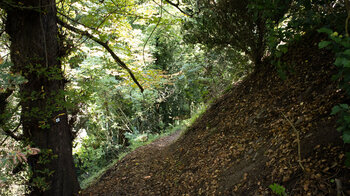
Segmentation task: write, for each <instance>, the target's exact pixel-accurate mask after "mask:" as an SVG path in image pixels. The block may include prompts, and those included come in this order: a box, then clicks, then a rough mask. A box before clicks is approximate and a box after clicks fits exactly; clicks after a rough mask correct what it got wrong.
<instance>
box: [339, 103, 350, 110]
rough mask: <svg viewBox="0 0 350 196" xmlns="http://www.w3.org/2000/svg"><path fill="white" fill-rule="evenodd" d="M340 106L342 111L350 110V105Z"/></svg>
mask: <svg viewBox="0 0 350 196" xmlns="http://www.w3.org/2000/svg"><path fill="white" fill-rule="evenodd" d="M339 106H340V107H341V108H342V109H345V110H348V109H349V105H348V104H344V103H343V104H339Z"/></svg>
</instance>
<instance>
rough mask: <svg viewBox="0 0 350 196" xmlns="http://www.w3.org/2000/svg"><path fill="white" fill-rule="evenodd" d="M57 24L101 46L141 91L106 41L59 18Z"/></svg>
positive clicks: (139, 85) (132, 75) (130, 73)
mask: <svg viewBox="0 0 350 196" xmlns="http://www.w3.org/2000/svg"><path fill="white" fill-rule="evenodd" d="M57 22H58V24H60V25H62V26H63V27H65V28H67V29H68V30H71V31H73V32H75V33H78V34H80V35H83V36H86V37H88V38H90V39H91V40H92V41H94V42H96V43H98V44H100V45H101V46H103V47H104V48H105V49H106V50H107V51H108V52H109V54H110V55H111V56H112V58H113V59H114V60H115V61H116V62H117V63H118V65H119V66H120V67H122V68H123V69H125V70H126V71H127V72H128V73H129V75H130V77H131V78H132V80H133V81H134V82H135V84H136V85H137V86H138V87H139V89H140V90H141V92H143V90H144V89H143V87H142V86H141V84H140V83H139V82H138V81H137V79H136V77H135V76H134V74H133V73H132V71H131V70H130V69H129V68H128V67H127V66H126V64H125V63H124V62H123V61H122V60H121V59H120V58H119V57H118V56H117V55H116V54H115V53H114V51H113V50H112V49H111V48H110V47H109V45H108V42H103V41H102V40H100V39H98V38H96V37H95V36H93V35H91V34H90V33H89V32H88V31H83V30H80V29H78V28H75V27H73V26H71V25H69V24H67V23H65V22H63V21H62V20H60V19H57Z"/></svg>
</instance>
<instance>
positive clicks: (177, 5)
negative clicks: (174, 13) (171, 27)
mask: <svg viewBox="0 0 350 196" xmlns="http://www.w3.org/2000/svg"><path fill="white" fill-rule="evenodd" d="M164 1H166V2H167V3H169V4H170V5H172V6H174V7H175V8H176V9H178V10H179V11H180V12H181V13H183V14H185V15H186V16H189V17H193V14H189V13H187V12H185V11H184V10H182V9H181V8H180V7H179V1H178V2H177V3H173V2H171V1H170V0H164Z"/></svg>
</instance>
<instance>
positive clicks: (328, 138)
mask: <svg viewBox="0 0 350 196" xmlns="http://www.w3.org/2000/svg"><path fill="white" fill-rule="evenodd" d="M322 39H323V37H322V36H320V35H317V34H316V33H315V34H308V35H306V36H304V38H303V39H302V40H301V41H299V42H298V43H295V44H292V45H291V46H290V47H289V51H288V53H287V54H286V55H284V56H283V57H282V58H281V62H283V63H284V64H285V65H286V66H287V67H288V69H286V70H285V72H286V74H287V75H288V77H287V79H285V80H282V79H281V78H280V77H279V74H278V73H277V71H276V69H275V67H274V66H273V65H270V64H269V63H267V62H269V59H265V61H264V62H265V63H263V64H262V65H261V66H259V67H258V68H257V70H256V71H255V72H254V73H252V74H251V75H250V76H248V77H247V78H246V79H245V80H243V81H241V82H239V83H236V84H235V85H234V86H233V87H232V88H231V89H230V90H229V91H227V92H226V93H224V95H223V96H222V97H221V98H219V99H218V100H217V101H215V102H214V103H213V104H212V105H211V107H210V108H209V109H208V110H207V111H206V112H205V113H204V114H203V115H202V116H201V117H200V118H198V119H197V121H196V122H195V123H194V124H193V125H192V126H191V127H189V128H188V129H187V130H185V131H184V134H182V136H181V137H180V138H179V139H177V138H178V137H179V135H180V132H176V133H175V134H174V135H171V136H168V137H165V138H163V139H160V140H158V141H155V142H154V143H152V144H150V145H147V146H144V147H141V148H139V149H137V150H135V151H134V152H132V153H131V154H129V155H128V156H126V157H125V158H124V159H122V160H121V161H119V162H118V163H117V164H116V165H115V166H114V167H112V168H110V169H109V170H108V171H107V172H106V173H105V174H104V175H103V176H102V177H101V179H100V180H99V182H98V183H96V184H93V185H91V186H90V187H89V188H87V189H86V190H83V191H82V195H272V192H271V190H270V189H269V188H268V187H269V185H270V184H273V183H278V184H280V185H282V186H284V187H285V188H286V190H287V192H288V193H289V194H290V195H337V193H338V192H340V191H342V193H343V194H344V195H347V194H348V195H350V192H349V190H350V186H349V185H350V181H349V169H348V168H346V167H345V166H344V160H345V155H344V154H345V151H346V150H347V151H349V147H348V146H345V145H344V144H343V142H342V140H341V138H340V134H339V133H338V132H337V131H336V117H334V116H330V112H331V109H332V107H333V106H334V105H336V104H338V103H346V102H348V100H346V99H345V98H344V93H343V92H342V91H341V90H339V89H338V88H337V82H336V81H332V80H331V79H330V78H331V76H332V75H333V74H334V73H336V69H335V67H334V66H332V62H334V55H333V54H331V53H330V52H329V51H326V50H319V49H318V46H317V44H318V43H319V41H320V40H322ZM284 116H285V117H284ZM291 124H292V125H293V126H294V127H295V129H296V130H295V129H293V128H292V125H291ZM298 134H299V135H300V152H301V155H300V157H299V156H298V143H299V142H298V140H297V135H298ZM173 141H175V142H173ZM299 159H300V160H301V162H300V163H299ZM335 181H338V182H341V183H342V188H343V189H342V190H339V186H337V185H336V183H335ZM337 188H338V190H337Z"/></svg>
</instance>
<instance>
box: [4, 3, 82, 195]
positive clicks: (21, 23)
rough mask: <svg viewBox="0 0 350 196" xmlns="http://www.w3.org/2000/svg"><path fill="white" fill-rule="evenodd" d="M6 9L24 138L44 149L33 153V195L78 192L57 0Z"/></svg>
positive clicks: (10, 5)
mask: <svg viewBox="0 0 350 196" xmlns="http://www.w3.org/2000/svg"><path fill="white" fill-rule="evenodd" d="M0 8H2V9H4V10H5V12H6V13H7V18H6V32H7V33H8V35H9V36H10V41H11V46H10V55H11V60H12V62H13V67H12V72H14V73H21V74H22V75H23V76H24V77H25V78H26V79H27V82H26V83H25V84H22V85H20V92H19V94H20V95H19V96H20V98H21V101H20V105H21V109H22V112H21V122H22V129H23V137H21V138H23V139H22V141H23V142H26V143H28V144H31V145H32V146H34V147H38V148H40V149H41V153H40V154H38V155H35V156H30V157H29V158H28V163H29V165H30V167H31V171H32V175H31V177H30V181H29V185H30V187H31V189H32V192H31V195H50V196H54V195H74V194H77V193H78V190H79V184H78V181H77V178H76V173H75V169H74V164H73V158H72V135H71V130H70V127H69V125H68V119H67V112H66V109H65V97H64V93H63V92H64V86H65V80H64V78H63V76H62V70H61V62H60V57H61V56H62V54H63V53H62V52H63V51H62V50H61V49H62V48H61V47H60V43H59V40H58V30H57V16H56V2H55V0H28V1H17V0H15V1H10V0H5V1H1V3H0Z"/></svg>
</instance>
